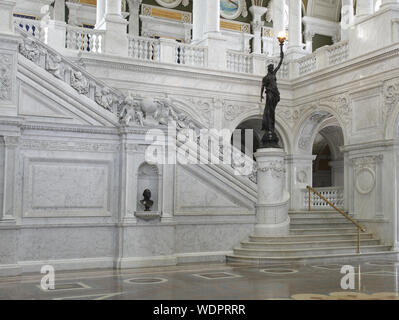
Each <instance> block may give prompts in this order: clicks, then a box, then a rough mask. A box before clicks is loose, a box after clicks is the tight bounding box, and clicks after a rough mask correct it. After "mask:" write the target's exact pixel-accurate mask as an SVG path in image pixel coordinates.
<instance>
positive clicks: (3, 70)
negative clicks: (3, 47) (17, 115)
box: [0, 54, 12, 100]
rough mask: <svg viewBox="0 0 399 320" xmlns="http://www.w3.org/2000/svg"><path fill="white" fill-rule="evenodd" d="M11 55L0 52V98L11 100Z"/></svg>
mask: <svg viewBox="0 0 399 320" xmlns="http://www.w3.org/2000/svg"><path fill="white" fill-rule="evenodd" d="M11 75H12V56H11V55H7V54H0V100H11V92H12V80H11Z"/></svg>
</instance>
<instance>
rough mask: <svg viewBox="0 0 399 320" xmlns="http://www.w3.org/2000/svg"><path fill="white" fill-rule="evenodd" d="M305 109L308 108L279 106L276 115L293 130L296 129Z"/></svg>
mask: <svg viewBox="0 0 399 320" xmlns="http://www.w3.org/2000/svg"><path fill="white" fill-rule="evenodd" d="M305 109H306V107H285V106H279V107H278V108H277V114H276V115H277V116H278V117H280V118H281V119H283V120H284V121H285V122H286V123H287V124H288V125H289V126H290V127H291V128H294V127H295V125H296V124H297V123H298V120H299V119H300V117H301V115H302V114H303V112H304V111H305Z"/></svg>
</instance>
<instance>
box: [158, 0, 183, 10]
mask: <svg viewBox="0 0 399 320" xmlns="http://www.w3.org/2000/svg"><path fill="white" fill-rule="evenodd" d="M155 1H156V2H157V3H158V4H159V5H160V6H162V7H165V8H176V7H177V6H179V5H180V4H182V5H183V6H185V7H187V6H188V5H189V3H190V1H189V0H155Z"/></svg>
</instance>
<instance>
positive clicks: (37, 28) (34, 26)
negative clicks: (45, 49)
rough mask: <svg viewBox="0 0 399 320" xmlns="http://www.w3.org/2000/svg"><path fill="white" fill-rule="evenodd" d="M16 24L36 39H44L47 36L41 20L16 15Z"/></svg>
mask: <svg viewBox="0 0 399 320" xmlns="http://www.w3.org/2000/svg"><path fill="white" fill-rule="evenodd" d="M14 25H15V26H16V27H17V28H19V29H21V30H23V31H25V32H27V33H28V34H29V35H31V36H33V37H34V38H36V39H39V40H41V41H43V40H44V38H45V32H44V29H43V28H42V26H41V22H40V20H34V19H27V18H21V17H14Z"/></svg>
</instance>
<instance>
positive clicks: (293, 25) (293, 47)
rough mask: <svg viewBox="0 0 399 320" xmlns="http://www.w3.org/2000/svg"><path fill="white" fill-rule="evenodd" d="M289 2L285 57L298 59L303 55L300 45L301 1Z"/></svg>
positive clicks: (293, 0)
mask: <svg viewBox="0 0 399 320" xmlns="http://www.w3.org/2000/svg"><path fill="white" fill-rule="evenodd" d="M288 1H289V23H288V37H289V39H288V41H289V44H288V49H287V56H288V57H291V58H292V59H298V58H300V57H302V56H304V55H305V52H304V50H303V44H302V1H301V0H288Z"/></svg>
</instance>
